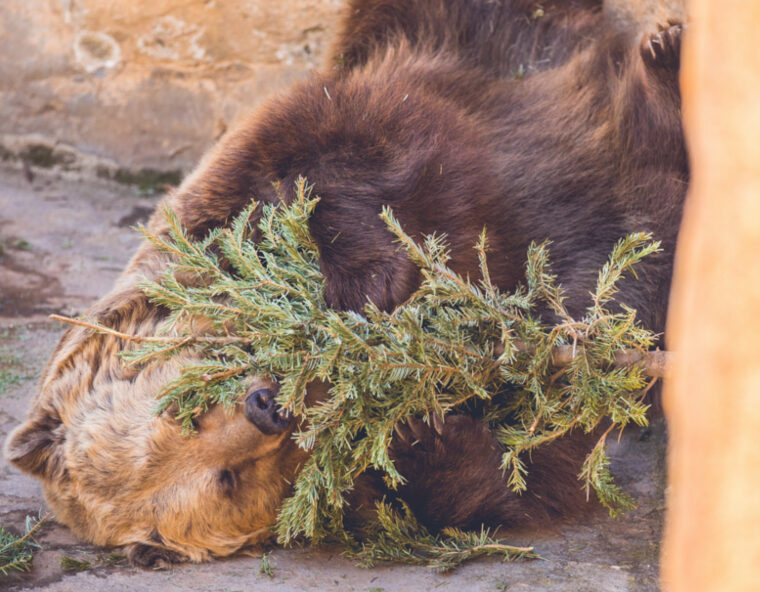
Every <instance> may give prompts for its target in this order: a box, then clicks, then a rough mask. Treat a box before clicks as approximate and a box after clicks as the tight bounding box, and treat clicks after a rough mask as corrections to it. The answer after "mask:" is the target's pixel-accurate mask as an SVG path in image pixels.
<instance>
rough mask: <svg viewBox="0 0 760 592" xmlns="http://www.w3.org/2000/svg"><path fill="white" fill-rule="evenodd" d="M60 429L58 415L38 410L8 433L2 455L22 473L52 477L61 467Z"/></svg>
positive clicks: (61, 438)
mask: <svg viewBox="0 0 760 592" xmlns="http://www.w3.org/2000/svg"><path fill="white" fill-rule="evenodd" d="M64 429H65V428H64V426H63V424H62V423H61V418H60V416H58V414H56V413H53V412H50V411H47V410H39V411H38V412H37V413H36V414H34V415H33V416H32V417H30V418H28V419H27V420H26V422H24V423H23V424H21V425H20V426H19V427H17V428H16V429H15V430H13V431H12V432H11V433H10V435H9V436H8V439H7V440H6V442H5V458H7V459H8V460H9V461H10V462H11V463H13V464H14V465H15V466H16V467H18V468H19V469H21V470H22V471H24V472H26V473H31V474H32V475H34V476H36V477H40V478H44V479H53V478H55V477H56V476H59V473H61V472H62V469H63V442H64V439H65V435H64Z"/></svg>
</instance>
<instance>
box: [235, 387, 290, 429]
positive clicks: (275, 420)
mask: <svg viewBox="0 0 760 592" xmlns="http://www.w3.org/2000/svg"><path fill="white" fill-rule="evenodd" d="M279 390H280V388H279V387H277V386H275V387H269V388H259V389H256V390H255V391H253V392H251V393H249V394H248V396H246V398H245V416H246V417H247V418H248V420H249V421H250V422H251V423H252V424H253V425H255V426H256V427H257V428H259V431H261V432H262V433H264V434H280V433H282V432H284V431H285V430H287V429H288V427H289V426H290V422H291V421H292V420H293V416H292V415H291V414H290V413H289V412H288V411H286V410H285V409H283V408H281V407H280V406H279V405H278V404H277V402H276V401H275V400H274V398H275V397H276V396H277V393H278V392H279Z"/></svg>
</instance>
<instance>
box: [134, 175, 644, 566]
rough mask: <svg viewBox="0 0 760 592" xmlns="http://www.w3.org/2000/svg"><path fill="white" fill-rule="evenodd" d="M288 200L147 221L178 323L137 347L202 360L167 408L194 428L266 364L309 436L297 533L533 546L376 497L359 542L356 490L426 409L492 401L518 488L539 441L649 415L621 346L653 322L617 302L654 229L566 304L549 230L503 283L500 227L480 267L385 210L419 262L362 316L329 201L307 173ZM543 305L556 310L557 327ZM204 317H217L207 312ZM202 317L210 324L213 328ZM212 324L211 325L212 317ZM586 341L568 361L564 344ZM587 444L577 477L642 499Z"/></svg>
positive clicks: (359, 548)
mask: <svg viewBox="0 0 760 592" xmlns="http://www.w3.org/2000/svg"><path fill="white" fill-rule="evenodd" d="M296 189H297V191H296V198H295V199H294V200H293V201H292V202H291V203H290V204H288V205H283V204H280V205H278V206H275V205H263V206H262V205H260V204H256V203H252V204H251V205H250V206H249V207H248V208H247V209H246V210H245V211H244V212H243V213H242V214H240V215H239V216H238V217H237V218H236V219H235V220H234V222H233V223H232V225H231V226H229V227H227V228H220V229H216V230H213V231H212V232H210V234H209V235H208V236H207V237H206V238H204V239H202V240H199V241H194V240H191V239H190V238H189V237H188V235H187V234H186V233H185V232H184V231H183V229H182V228H181V227H180V224H179V222H178V220H177V218H176V217H175V216H174V215H173V214H172V212H170V211H167V212H166V217H167V220H168V221H169V225H170V229H171V230H170V233H169V234H168V236H155V235H151V234H150V233H148V232H147V231H145V233H146V235H147V236H148V238H149V239H150V240H151V241H152V242H153V243H154V244H155V245H156V246H157V247H158V248H160V249H162V250H163V251H165V252H167V253H171V254H172V256H173V260H174V263H173V264H172V266H171V267H170V268H169V269H168V270H167V271H166V273H165V274H164V275H163V277H162V278H161V279H160V280H158V281H155V282H153V281H146V282H144V284H143V285H142V288H143V289H144V290H145V291H146V293H147V294H148V296H149V297H150V298H151V299H152V300H153V301H154V302H155V303H157V304H160V305H163V306H165V307H167V308H168V309H169V310H170V311H171V312H170V316H169V319H168V321H167V322H166V323H165V325H164V328H163V334H162V335H163V337H165V339H153V340H151V341H149V342H145V343H143V344H141V345H140V346H139V347H137V348H134V349H131V350H130V351H129V352H127V354H126V357H127V358H128V359H129V360H130V361H131V362H133V363H137V364H142V363H146V362H148V361H150V360H154V359H156V358H158V357H161V356H171V355H174V354H176V353H177V352H178V351H180V350H183V349H188V348H190V349H192V350H194V351H195V352H196V353H197V355H198V358H199V359H200V360H202V362H199V363H197V364H193V365H189V366H186V367H185V368H184V370H183V372H182V374H181V376H180V377H179V378H178V379H177V380H175V381H174V382H172V383H171V384H168V385H166V387H165V388H164V389H163V391H162V392H161V393H160V394H159V405H158V412H164V411H167V410H168V411H169V412H174V413H176V414H177V416H178V418H179V419H181V420H182V422H183V426H184V428H185V429H186V430H188V431H192V425H193V418H194V417H196V416H198V415H199V414H202V413H203V412H204V411H205V410H206V409H207V408H208V407H209V406H211V405H215V404H222V405H227V406H233V405H235V404H237V403H238V402H239V401H240V399H241V396H242V394H243V393H244V392H245V390H246V387H245V381H246V377H248V376H250V375H253V374H258V375H264V376H269V377H272V378H274V379H276V380H277V381H278V382H279V384H280V387H281V388H280V394H279V395H278V402H279V404H280V405H282V406H283V407H284V408H286V409H288V410H289V411H290V412H291V413H293V415H294V416H295V417H296V418H297V419H298V420H299V422H300V423H299V426H300V427H299V428H298V430H297V431H296V432H295V434H294V438H296V440H297V442H298V444H299V445H300V446H301V447H303V448H304V449H307V450H309V451H310V452H311V454H310V457H309V460H308V461H306V463H305V465H304V466H303V468H302V469H301V471H300V473H299V476H298V478H297V481H296V483H295V486H294V490H293V495H292V496H291V497H290V498H288V499H287V500H285V502H284V504H283V506H282V509H281V513H280V516H279V522H278V524H277V533H278V536H279V540H280V542H282V543H288V542H291V541H293V540H294V539H296V538H299V537H306V538H308V539H311V540H312V541H313V542H315V543H319V542H320V541H322V540H324V539H325V538H330V539H334V538H336V537H337V538H339V539H340V540H343V541H345V542H347V543H350V545H351V546H352V548H353V549H354V551H355V552H358V553H359V554H360V555H361V557H363V560H364V561H365V562H368V563H371V562H372V561H375V560H382V559H394V560H402V561H407V562H413V563H420V562H422V563H427V564H431V565H434V566H436V567H439V568H449V567H452V566H453V565H456V564H457V563H459V562H461V561H462V560H465V559H467V558H470V557H472V556H475V555H479V554H483V553H499V554H501V555H502V556H504V557H507V558H511V557H517V556H525V555H530V553H531V552H532V550H531V549H523V548H517V547H510V546H508V545H501V544H499V543H498V542H496V541H494V540H493V539H491V538H490V537H489V536H488V533H487V532H481V533H464V532H461V531H456V530H446V531H444V532H442V533H441V534H440V535H438V536H433V535H431V534H430V533H429V532H427V531H425V530H424V528H423V527H421V526H420V525H419V524H417V523H416V521H415V520H414V517H413V516H412V515H411V513H410V512H409V511H408V509H406V508H403V509H402V511H400V512H399V511H398V509H394V508H393V507H391V506H390V505H386V504H380V505H379V506H378V521H377V525H376V531H375V534H374V535H373V538H372V539H371V540H364V541H363V542H357V541H356V540H355V539H354V538H353V537H352V536H351V535H350V534H348V533H346V532H345V530H344V528H343V519H342V516H343V510H344V504H345V499H346V494H347V492H348V491H349V490H350V489H351V488H352V486H353V484H354V482H355V480H356V479H357V477H358V476H359V475H360V474H361V473H362V472H364V471H366V470H367V469H369V468H373V469H376V470H378V471H380V472H381V473H382V474H384V475H385V480H386V483H387V484H388V485H389V486H390V487H391V488H393V487H395V486H397V485H399V484H400V483H402V482H403V481H404V479H405V478H408V477H410V476H409V475H401V474H400V473H399V472H398V471H397V470H396V467H395V466H394V464H393V461H392V460H391V458H390V456H389V445H390V442H391V439H392V437H393V434H394V428H395V427H396V426H398V425H399V424H401V423H403V422H405V421H406V420H408V419H410V418H413V417H422V418H423V419H424V420H425V421H428V422H429V421H431V420H432V418H433V416H434V414H435V415H437V416H438V417H439V418H443V419H444V421H445V417H446V415H447V414H449V413H452V412H454V411H457V412H464V413H467V412H468V411H471V410H472V409H474V408H478V409H480V410H481V411H480V412H481V413H483V416H484V421H487V422H488V423H489V426H490V427H491V429H492V431H493V433H494V434H495V435H496V437H497V439H498V440H499V441H500V442H501V443H502V444H503V446H504V455H503V462H502V467H503V469H504V470H505V471H506V472H507V474H508V480H509V485H510V486H511V487H512V488H513V489H514V490H515V491H520V490H523V489H524V488H525V486H526V481H525V476H526V465H525V464H524V460H525V458H526V456H527V455H528V453H529V452H530V451H531V449H533V448H535V447H536V446H540V445H542V444H543V443H546V442H548V441H551V440H553V439H555V438H558V437H561V436H562V435H564V434H566V433H568V432H569V431H570V430H585V431H591V430H594V429H596V428H598V426H599V425H600V423H602V422H603V421H609V422H610V426H609V429H612V428H614V427H622V426H624V425H626V424H628V423H629V422H634V423H636V424H639V425H644V424H646V421H647V420H646V416H645V413H646V405H645V403H644V402H643V400H642V399H643V396H642V393H643V392H645V390H646V387H647V379H646V377H645V376H644V371H643V369H642V367H641V365H631V366H622V367H621V366H620V365H619V364H616V355H618V354H619V353H620V352H621V351H624V350H625V351H629V352H630V351H638V352H641V353H642V354H643V353H645V352H646V351H647V350H649V349H650V348H651V347H652V346H653V343H654V335H653V334H652V333H651V332H649V331H647V330H645V329H643V328H642V327H641V326H640V325H638V324H637V322H636V313H635V311H634V310H631V309H629V308H627V307H625V306H624V305H623V304H621V305H620V306H618V307H616V308H615V311H616V312H613V311H612V310H611V309H612V306H611V302H612V301H613V297H614V295H615V292H616V285H617V282H618V281H619V280H620V278H621V277H623V274H626V273H633V270H632V266H634V265H635V264H636V263H637V262H638V261H640V260H641V259H642V258H643V257H645V256H647V255H648V254H650V253H653V252H655V251H656V250H657V249H658V243H656V242H652V240H651V237H650V236H649V235H647V234H633V235H630V236H628V237H625V238H623V239H621V240H620V241H619V243H618V244H617V245H616V246H615V248H614V250H613V251H612V253H611V254H610V257H609V261H608V262H607V264H606V265H605V266H604V267H603V268H602V269H601V270H600V271H599V275H598V280H597V285H596V286H595V287H594V286H590V287H589V289H590V295H589V303H588V308H587V310H586V312H585V315H584V317H583V318H580V319H578V318H573V317H572V316H571V315H570V314H569V313H568V311H567V309H566V307H565V305H564V296H563V291H562V287H561V286H560V285H559V284H558V283H557V281H556V278H555V276H554V275H553V274H552V272H551V267H550V262H549V244H548V243H544V244H540V245H535V244H534V245H532V246H531V247H530V250H529V252H528V254H527V265H526V274H525V284H524V285H523V286H521V287H518V288H517V289H516V290H515V291H514V292H511V293H502V292H501V291H499V290H498V289H497V288H496V287H495V286H494V285H493V284H492V283H491V281H490V276H489V273H488V267H487V264H486V253H487V252H488V242H487V236H486V233H485V231H484V232H483V234H482V235H481V236H480V239H479V241H478V243H477V245H475V246H474V248H475V249H476V250H477V253H478V256H479V258H480V270H479V272H480V279H477V280H473V279H472V278H469V277H462V276H460V275H457V274H456V273H454V272H453V271H452V270H451V269H450V268H449V267H447V262H448V260H449V253H448V251H447V246H446V237H445V236H428V237H425V238H424V240H423V241H422V242H419V243H418V242H415V241H414V240H412V239H411V238H410V237H409V236H408V235H407V234H405V232H404V230H403V229H402V228H401V226H400V225H399V223H398V222H397V221H396V219H395V218H394V216H393V212H392V211H391V210H389V209H385V210H384V211H383V213H382V218H383V219H384V221H385V222H386V224H387V227H388V229H389V230H390V232H391V233H393V235H395V237H396V240H397V242H398V244H399V248H400V249H404V250H405V251H406V253H407V255H408V256H409V257H410V259H411V260H412V261H414V262H415V263H416V264H417V265H418V266H419V269H420V271H421V278H422V282H421V284H420V286H419V288H418V289H417V291H416V292H415V293H414V294H413V295H412V296H411V297H410V298H409V299H408V300H407V301H406V302H405V303H403V304H402V305H401V306H399V307H398V308H396V309H395V310H394V311H392V312H384V311H381V310H379V309H378V308H377V307H376V306H374V305H373V304H372V303H371V302H368V303H367V305H366V307H365V309H364V312H363V314H359V313H356V312H346V311H336V310H332V309H330V308H328V306H327V305H326V303H325V300H324V295H323V292H324V283H325V280H324V277H323V276H322V274H321V272H320V268H319V252H318V249H317V246H316V245H315V243H314V241H313V240H312V237H311V235H310V233H309V227H308V221H309V216H310V214H311V212H312V211H313V210H314V208H315V206H316V205H317V203H318V198H317V197H312V196H311V188H310V187H309V186H308V185H307V183H306V181H305V180H303V179H301V180H299V181H298V183H297V187H296ZM538 310H542V311H547V310H549V311H551V313H552V315H553V317H554V318H555V319H559V323H558V324H555V325H548V324H547V323H545V322H543V321H542V320H541V319H540V318H539V317H538V313H537V311H538ZM201 321H202V324H201ZM201 326H203V327H205V329H204V330H203V331H202V332H201V333H200V334H199V332H198V327H201ZM209 327H210V329H209ZM562 345H564V346H568V345H569V346H571V347H572V354H573V355H572V356H571V359H570V360H569V363H566V364H563V365H558V364H556V363H555V360H554V358H553V355H554V352H555V351H556V348H557V346H562ZM313 381H322V382H324V383H328V384H329V385H330V390H329V396H328V397H327V398H326V399H325V400H322V401H319V402H316V403H313V404H311V403H310V402H309V400H308V399H307V386H308V385H309V384H310V383H312V382H313ZM609 429H608V430H607V432H605V434H604V436H602V438H601V439H600V440H599V442H598V444H597V445H596V447H595V448H594V449H593V451H592V452H591V454H590V455H589V457H588V459H587V461H586V463H585V465H584V467H583V471H582V473H581V474H580V475H579V479H580V480H581V481H582V482H583V483H585V485H586V487H587V488H588V489H589V490H590V489H593V490H594V491H595V492H596V494H597V495H598V497H599V499H600V500H601V501H602V503H604V504H606V505H607V506H608V507H610V509H611V510H612V511H613V512H617V511H620V510H621V509H626V508H630V507H631V506H632V500H631V499H630V498H629V497H628V496H627V495H626V494H625V493H623V492H622V491H621V490H620V489H619V488H618V487H617V486H616V485H615V484H614V483H613V481H612V479H611V476H610V473H609V470H608V465H609V462H608V458H607V456H606V454H605V444H604V442H605V439H604V438H605V436H606V434H607V433H608V432H609Z"/></svg>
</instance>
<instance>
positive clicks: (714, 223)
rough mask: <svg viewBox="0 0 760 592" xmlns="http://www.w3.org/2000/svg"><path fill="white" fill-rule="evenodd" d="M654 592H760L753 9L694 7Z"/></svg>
mask: <svg viewBox="0 0 760 592" xmlns="http://www.w3.org/2000/svg"><path fill="white" fill-rule="evenodd" d="M688 12H689V17H690V18H689V28H688V30H687V38H686V44H685V47H684V55H683V61H682V64H683V69H682V89H683V99H684V100H683V103H684V117H685V124H686V133H687V141H688V144H689V149H690V153H691V162H692V185H691V189H690V194H689V197H688V202H687V210H686V215H685V219H684V224H683V228H682V233H681V237H680V242H679V246H678V253H677V259H676V273H675V279H674V287H673V292H672V297H671V302H670V314H669V321H668V322H669V325H668V340H669V343H668V349H672V350H673V351H675V352H677V354H676V356H675V363H674V367H673V372H672V375H671V378H670V379H669V380H668V381H667V382H666V385H665V406H666V413H667V415H668V419H669V423H670V429H671V432H670V433H671V442H670V456H669V476H670V488H669V493H668V500H667V502H668V510H667V521H666V529H665V542H664V547H663V556H662V581H663V590H667V591H669V592H702V591H704V592H734V591H746V592H750V591H751V592H757V591H758V590H760V1H758V0H690V2H689V4H688Z"/></svg>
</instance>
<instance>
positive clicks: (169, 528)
mask: <svg viewBox="0 0 760 592" xmlns="http://www.w3.org/2000/svg"><path fill="white" fill-rule="evenodd" d="M123 279H124V278H123ZM90 314H91V316H94V317H96V318H97V319H98V320H99V321H101V322H103V323H104V324H107V325H109V326H111V327H113V328H114V329H116V330H118V331H123V332H125V333H130V334H132V335H149V334H153V332H154V331H155V330H156V328H157V325H158V324H160V322H161V319H162V317H163V314H162V313H161V311H160V309H159V308H158V307H156V306H153V305H151V304H150V303H148V302H147V301H146V299H145V297H144V295H142V293H141V292H140V291H139V290H137V289H135V288H128V289H126V290H121V291H119V290H118V289H117V290H116V291H115V292H112V293H111V295H109V296H108V297H106V298H105V299H104V300H102V301H101V302H100V303H99V304H98V305H96V307H94V309H91V311H90ZM124 347H127V343H126V342H125V341H124V340H123V339H120V338H118V337H114V336H111V335H102V334H96V333H93V332H92V331H90V330H88V329H86V328H82V327H74V328H72V329H70V330H69V331H68V333H67V334H66V335H65V336H64V338H63V339H62V340H61V343H60V344H59V346H58V348H57V350H56V352H55V353H54V355H53V357H52V360H51V362H50V365H49V366H48V368H47V369H46V371H45V373H44V375H43V377H42V382H41V389H40V392H39V394H38V395H37V398H36V400H35V402H34V404H33V406H32V411H31V414H30V416H29V417H28V418H27V420H26V421H25V422H24V423H23V424H22V425H20V426H19V427H18V428H16V429H15V430H14V431H13V432H12V433H11V434H10V436H9V437H8V440H7V443H6V448H5V453H6V456H7V458H8V459H9V460H10V461H11V462H12V463H13V464H14V465H16V466H17V467H19V468H20V469H22V470H23V471H25V472H27V473H31V474H32V475H34V476H36V477H38V478H39V479H40V480H41V481H42V483H43V487H44V491H45V497H46V499H47V502H48V504H49V505H50V508H51V509H52V510H53V512H54V513H55V516H56V519H57V520H58V521H60V522H62V523H63V524H66V525H67V526H69V527H70V528H71V529H72V530H73V531H74V532H75V533H76V534H77V535H78V536H80V537H81V538H83V539H85V540H88V541H91V542H93V543H96V544H99V545H105V546H128V554H129V556H130V558H131V559H132V560H133V561H134V562H136V563H138V564H151V563H152V562H154V561H155V560H156V559H167V558H168V559H171V560H173V561H176V560H178V559H180V558H189V559H191V560H194V561H200V560H203V559H206V558H208V557H210V556H222V555H228V554H230V553H233V552H235V551H237V550H238V549H241V548H243V547H247V546H251V545H256V544H259V543H263V542H266V541H267V540H268V539H269V538H270V537H271V527H272V525H273V524H274V522H275V520H276V516H277V511H278V508H279V506H280V503H281V502H282V499H283V498H284V497H285V496H286V495H287V494H288V492H289V488H290V483H291V482H292V480H293V478H294V476H295V474H296V471H297V468H298V465H299V463H300V461H301V460H302V459H303V458H304V456H303V455H304V453H303V452H301V451H300V450H299V449H298V448H297V447H296V445H295V443H294V442H293V440H292V438H291V434H292V431H293V425H292V423H293V422H292V421H290V420H289V418H287V417H284V416H283V415H282V414H281V413H278V410H277V409H276V407H275V406H274V402H273V394H274V392H275V391H276V388H277V387H276V385H274V384H273V383H271V382H269V381H266V380H261V379H256V378H254V379H252V380H251V381H250V383H249V385H248V389H247V391H246V392H245V393H241V397H240V402H239V404H237V405H236V406H235V407H234V408H233V409H231V410H225V409H224V408H222V406H215V407H212V408H211V409H209V410H208V411H207V412H206V413H204V414H202V415H201V416H200V417H199V418H198V421H197V425H196V428H197V433H196V434H194V435H192V436H187V435H183V433H182V429H181V426H180V424H179V422H178V421H177V420H176V419H175V418H174V416H173V414H172V413H171V412H170V411H169V412H165V413H163V414H161V415H156V414H155V408H156V393H158V392H159V391H160V390H161V388H162V387H163V386H165V385H166V384H167V383H168V382H169V381H171V380H172V379H174V378H176V376H177V375H178V372H179V368H180V367H181V365H182V364H185V363H187V362H191V361H193V360H192V359H191V358H190V357H189V354H188V355H179V356H177V357H176V358H175V359H171V360H165V359H164V360H160V361H155V362H152V363H149V364H147V365H145V366H143V367H141V368H139V369H138V368H134V367H131V366H129V365H126V364H125V363H123V362H122V361H121V359H120V358H119V356H118V353H119V352H120V351H122V349H123V348H124Z"/></svg>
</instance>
